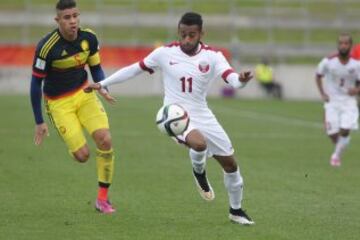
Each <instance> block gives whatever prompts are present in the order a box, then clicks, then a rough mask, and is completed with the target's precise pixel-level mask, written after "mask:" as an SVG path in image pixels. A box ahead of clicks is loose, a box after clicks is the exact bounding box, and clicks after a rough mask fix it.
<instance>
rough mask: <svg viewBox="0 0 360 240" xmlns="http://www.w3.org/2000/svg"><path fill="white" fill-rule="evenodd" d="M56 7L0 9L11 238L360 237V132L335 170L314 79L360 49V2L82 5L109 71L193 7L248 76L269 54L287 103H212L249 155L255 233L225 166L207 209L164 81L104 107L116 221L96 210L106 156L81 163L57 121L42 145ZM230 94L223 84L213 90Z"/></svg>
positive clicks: (88, 0) (1, 188) (29, 1)
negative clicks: (164, 113)
mask: <svg viewBox="0 0 360 240" xmlns="http://www.w3.org/2000/svg"><path fill="white" fill-rule="evenodd" d="M55 2H56V1H55V0H53V1H47V0H1V1H0V33H1V35H0V51H1V54H0V93H1V94H0V110H1V117H0V126H1V127H0V136H1V138H0V200H1V204H0V239H1V240H2V239H4V240H12V239H14V240H22V239H24V240H25V239H26V240H32V239H34V240H39V239H54V240H57V239H59V240H60V239H61V240H62V239H79V240H82V239H84V240H85V239H86V240H88V239H91V240H92V239H131V240H132V239H156V240H158V239H181V240H183V239H198V240H201V239H207V240H209V239H252V240H304V239H316V240H323V239H324V240H325V239H326V240H339V239H347V240H358V239H359V229H360V225H359V223H360V202H359V199H360V190H359V187H358V185H359V182H360V175H359V168H360V161H359V156H360V148H358V147H357V146H358V144H359V142H360V136H359V134H358V133H353V134H352V140H351V141H352V144H351V145H350V147H349V148H348V150H347V151H346V152H345V155H344V160H343V165H342V166H341V168H339V169H334V168H331V167H330V166H329V163H328V158H329V156H330V153H331V151H332V149H333V146H332V145H331V144H330V142H329V140H328V139H327V138H326V137H325V136H324V132H323V125H322V121H323V111H322V104H321V102H320V101H318V93H317V90H316V87H315V84H314V71H315V68H316V64H317V63H318V61H319V60H320V59H321V58H322V57H323V56H325V55H328V54H329V53H331V52H333V51H334V50H335V46H336V41H335V40H336V37H337V35H338V33H339V32H342V31H349V32H351V33H353V35H354V39H355V42H360V38H359V36H360V35H359V33H360V29H359V27H358V23H359V10H360V2H359V1H357V0H303V1H300V0H228V1H221V0H207V1H206V0H196V1H195V0H193V1H191V0H162V1H161V0H158V1H155V0H78V3H79V6H80V8H81V13H82V15H81V22H82V25H83V26H84V27H91V28H93V29H94V30H95V31H96V32H97V34H98V37H99V39H100V41H101V44H102V45H101V51H102V54H103V62H104V67H105V69H106V72H107V73H108V74H109V73H111V72H113V71H114V70H115V69H117V68H120V67H121V66H123V65H125V64H127V63H130V62H133V61H134V60H137V59H138V58H139V57H140V56H143V55H145V54H146V53H147V52H148V51H150V50H151V49H153V48H154V47H155V46H157V45H158V44H159V43H160V42H164V43H165V42H168V41H172V40H173V39H175V38H176V24H177V21H178V19H179V17H180V16H181V14H182V13H183V12H185V11H187V10H194V11H199V12H201V13H202V14H203V15H204V19H205V30H206V32H207V34H206V37H205V41H206V42H207V43H209V44H211V45H215V46H217V47H221V48H223V49H226V51H227V52H228V56H229V57H230V59H231V61H232V62H233V64H234V65H235V67H236V68H237V69H241V68H243V67H249V68H253V67H254V65H255V64H256V63H258V61H259V60H260V58H261V57H262V56H263V55H267V56H270V58H271V61H272V64H273V66H274V68H275V72H276V76H277V79H278V80H279V81H280V82H281V83H282V84H283V85H284V94H285V98H286V100H287V101H276V100H268V99H262V98H263V97H264V96H263V95H262V92H261V91H260V89H259V87H258V86H257V84H256V82H255V81H253V82H252V83H250V84H249V86H248V87H247V88H246V89H244V90H240V91H239V92H238V97H239V98H238V99H222V98H218V97H214V98H213V97H210V98H209V105H210V107H211V109H213V111H214V113H215V114H216V115H217V117H218V119H219V120H220V122H221V123H222V124H223V126H224V128H225V129H226V131H227V132H228V133H229V135H230V137H231V139H232V141H233V144H234V148H235V149H236V156H237V158H238V161H239V163H240V166H241V171H242V174H243V176H244V181H245V195H244V201H243V204H244V208H245V209H246V210H248V213H249V214H250V215H251V216H252V217H253V218H254V220H255V221H256V226H255V227H251V228H243V227H239V226H236V225H232V224H229V222H228V219H227V210H228V209H227V205H228V203H227V196H226V191H225V190H224V186H223V182H222V178H223V176H222V172H221V171H220V168H219V166H218V164H217V163H216V162H215V161H213V160H209V161H208V174H209V178H210V180H211V183H212V186H213V187H214V189H215V191H216V199H215V201H214V202H212V203H211V204H207V203H204V202H202V201H201V199H200V197H199V196H198V193H197V192H196V189H195V187H194V182H193V179H192V176H191V171H190V163H189V160H188V154H187V152H186V151H185V150H184V149H183V148H181V147H179V146H177V145H175V144H174V143H173V142H172V141H171V140H170V139H169V138H167V137H164V136H162V135H161V134H160V132H159V131H158V130H157V129H156V127H155V124H154V117H155V113H156V111H157V109H158V108H159V107H160V105H161V96H159V95H160V89H161V82H160V80H159V79H158V78H159V75H156V76H149V75H147V74H143V75H141V76H139V77H138V78H137V79H136V80H134V81H130V82H127V83H124V84H122V85H118V86H116V87H114V88H111V91H114V92H116V94H117V98H118V103H117V104H116V105H115V106H109V105H108V104H105V107H106V109H107V112H108V114H109V116H110V124H111V128H112V137H113V142H114V146H115V151H116V154H117V160H116V172H115V176H114V184H113V186H112V192H111V200H112V201H113V203H114V205H115V206H116V207H117V211H118V212H117V213H116V214H115V215H113V216H101V215H98V214H96V213H95V210H94V209H93V203H94V196H96V181H95V179H96V172H95V169H96V168H95V161H94V159H93V158H92V159H90V161H89V162H88V163H87V164H86V165H81V164H78V163H76V162H75V161H73V160H72V159H71V158H70V156H68V154H67V153H66V150H65V146H64V144H63V143H62V141H61V140H60V138H59V137H58V136H57V134H56V131H55V130H54V129H53V128H52V127H50V137H49V138H47V139H46V140H45V143H44V144H43V146H41V147H40V148H39V147H36V146H34V144H33V142H32V138H33V131H34V121H33V117H32V112H31V106H30V103H29V96H28V91H29V84H30V75H31V67H30V63H31V61H32V54H33V53H32V52H33V48H34V45H35V44H36V42H37V41H38V40H39V38H40V37H41V36H42V35H44V34H45V33H47V32H48V31H49V30H51V29H53V28H54V27H55V23H54V20H53V17H54V7H53V5H54V3H55ZM223 86H224V83H223V82H222V81H221V80H219V81H218V82H217V85H216V86H214V88H213V89H212V91H211V95H212V96H219V92H220V89H221V88H222V87H223ZM125 95H126V96H125ZM149 95H151V96H149ZM244 98H247V99H244ZM249 98H251V99H249ZM292 100H296V101H292ZM309 100H311V101H309ZM313 100H315V101H313ZM90 144H91V146H92V147H94V146H93V145H92V143H90ZM93 149H94V148H93ZM92 156H94V152H92Z"/></svg>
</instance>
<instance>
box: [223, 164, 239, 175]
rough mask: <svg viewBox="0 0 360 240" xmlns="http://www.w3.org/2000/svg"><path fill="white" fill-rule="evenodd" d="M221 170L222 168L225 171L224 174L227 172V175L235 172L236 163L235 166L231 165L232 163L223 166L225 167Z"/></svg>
mask: <svg viewBox="0 0 360 240" xmlns="http://www.w3.org/2000/svg"><path fill="white" fill-rule="evenodd" d="M223 168H224V171H225V172H227V173H232V172H236V170H237V168H238V166H237V165H236V163H235V164H233V163H228V164H225V165H224V166H223Z"/></svg>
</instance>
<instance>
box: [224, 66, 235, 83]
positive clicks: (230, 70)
mask: <svg viewBox="0 0 360 240" xmlns="http://www.w3.org/2000/svg"><path fill="white" fill-rule="evenodd" d="M233 72H234V70H233V69H228V70H226V71H225V72H224V73H223V74H222V75H221V78H222V79H224V81H225V82H226V83H228V81H227V80H226V78H227V77H228V76H229V75H230V74H231V73H233Z"/></svg>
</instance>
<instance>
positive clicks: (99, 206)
mask: <svg viewBox="0 0 360 240" xmlns="http://www.w3.org/2000/svg"><path fill="white" fill-rule="evenodd" d="M95 208H96V210H98V211H99V212H101V213H105V214H111V213H113V212H115V211H116V210H115V208H113V207H112V205H111V203H110V202H109V201H104V200H99V199H96V203H95Z"/></svg>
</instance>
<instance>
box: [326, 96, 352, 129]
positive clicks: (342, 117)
mask: <svg viewBox="0 0 360 240" xmlns="http://www.w3.org/2000/svg"><path fill="white" fill-rule="evenodd" d="M324 109H325V129H326V133H327V134H328V135H333V134H335V133H338V132H339V131H340V129H349V130H356V129H358V127H359V126H358V118H359V109H358V106H357V103H356V101H346V102H328V103H325V104H324Z"/></svg>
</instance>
